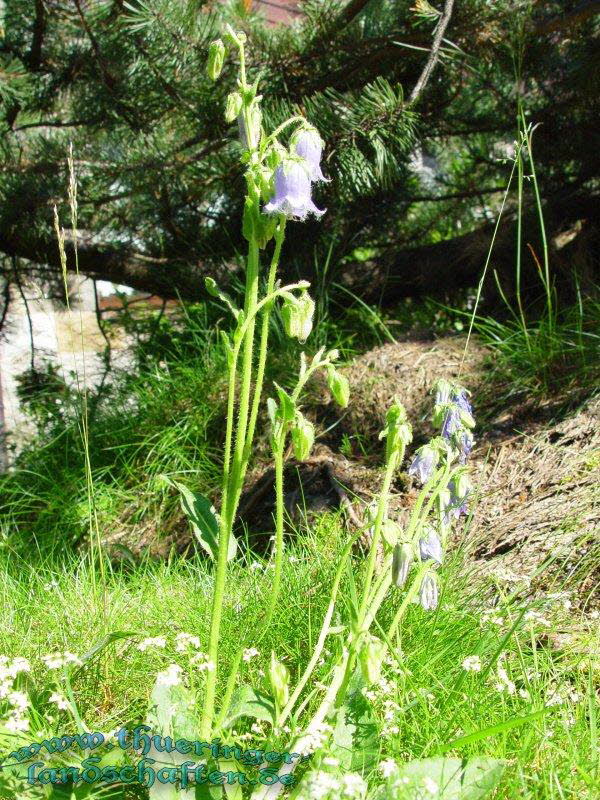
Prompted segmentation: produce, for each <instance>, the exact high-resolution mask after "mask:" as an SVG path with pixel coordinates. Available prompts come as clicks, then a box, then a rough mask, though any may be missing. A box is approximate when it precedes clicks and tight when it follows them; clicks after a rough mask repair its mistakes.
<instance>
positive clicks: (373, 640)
mask: <svg viewBox="0 0 600 800" xmlns="http://www.w3.org/2000/svg"><path fill="white" fill-rule="evenodd" d="M386 649H387V648H386V646H385V643H384V642H382V641H381V639H378V638H377V637H376V636H373V635H372V634H370V633H366V634H365V635H364V637H363V641H362V646H361V648H360V650H359V653H358V660H359V663H360V670H361V672H362V675H363V678H364V679H365V683H366V684H367V685H368V686H372V685H373V684H374V683H379V678H380V676H381V664H382V663H383V658H384V656H385V653H386Z"/></svg>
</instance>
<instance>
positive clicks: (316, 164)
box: [292, 128, 327, 181]
mask: <svg viewBox="0 0 600 800" xmlns="http://www.w3.org/2000/svg"><path fill="white" fill-rule="evenodd" d="M292 150H293V151H294V152H295V153H296V154H297V155H299V156H300V158H303V159H304V160H305V161H306V165H307V168H308V174H309V177H310V179H311V181H326V180H327V178H326V177H325V176H324V175H323V173H322V171H321V153H322V152H323V140H322V139H321V137H320V136H319V134H318V132H317V131H316V130H315V129H314V128H304V129H303V130H301V131H299V132H298V133H297V134H296V135H295V136H294V137H293V138H292Z"/></svg>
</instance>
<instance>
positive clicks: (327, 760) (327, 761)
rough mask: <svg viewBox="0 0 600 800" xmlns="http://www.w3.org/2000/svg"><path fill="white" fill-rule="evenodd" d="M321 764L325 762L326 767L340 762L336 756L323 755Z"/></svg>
mask: <svg viewBox="0 0 600 800" xmlns="http://www.w3.org/2000/svg"><path fill="white" fill-rule="evenodd" d="M323 764H325V766H326V767H339V765H340V762H339V760H338V759H337V758H333V756H325V758H324V759H323Z"/></svg>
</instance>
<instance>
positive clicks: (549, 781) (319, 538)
mask: <svg viewBox="0 0 600 800" xmlns="http://www.w3.org/2000/svg"><path fill="white" fill-rule="evenodd" d="M345 536H346V534H345V531H344V529H343V526H342V525H340V522H339V518H338V517H337V516H336V515H333V514H328V515H325V516H323V517H321V518H320V520H319V522H318V524H317V525H316V526H315V527H314V528H313V530H312V531H311V532H310V533H308V534H306V535H304V536H301V537H298V538H297V539H295V540H294V542H293V543H292V545H291V546H290V549H289V551H288V556H292V558H291V559H290V558H289V557H288V559H287V562H286V564H285V570H284V586H283V592H282V598H285V601H282V602H281V604H280V608H279V612H278V614H277V617H276V620H275V622H274V624H273V627H272V628H271V630H270V631H269V633H268V634H267V636H266V637H265V639H264V640H263V641H262V643H261V645H260V656H258V657H257V658H255V659H253V660H252V661H250V662H248V663H244V674H243V675H242V680H243V681H244V682H248V683H250V684H252V685H254V686H256V687H259V686H260V685H261V684H262V682H263V677H262V675H261V671H262V670H264V669H265V668H266V666H267V661H268V657H269V655H270V652H271V649H273V650H274V651H275V652H276V654H277V656H278V658H279V659H283V660H284V663H285V664H286V665H287V666H288V668H289V670H290V672H291V674H292V681H293V680H294V678H295V677H296V676H297V675H298V674H299V671H300V669H301V668H302V666H303V665H304V664H305V663H306V661H307V659H308V657H309V654H310V649H311V644H312V643H313V642H314V640H315V638H316V636H317V634H318V629H319V626H320V622H321V619H322V617H323V614H324V611H325V606H326V604H327V600H328V588H329V586H330V584H331V580H332V576H333V572H334V570H335V567H336V556H337V555H338V553H339V552H340V550H341V548H342V546H343V543H344V540H345ZM466 561H467V554H466V551H465V549H464V548H459V549H458V550H456V551H455V553H454V555H453V556H451V558H450V561H449V563H447V564H446V565H445V566H444V568H443V571H442V575H443V587H444V588H443V596H442V599H441V603H440V607H439V609H438V611H437V612H435V613H430V614H426V613H424V612H423V611H422V610H421V609H420V607H418V606H414V607H411V609H410V610H409V613H408V615H407V617H406V619H405V622H404V625H403V628H402V632H401V637H400V640H399V642H398V643H397V648H396V650H395V657H394V661H393V662H392V665H390V666H388V667H386V670H385V676H386V678H387V679H388V680H389V682H390V687H389V688H388V689H385V690H381V688H380V687H379V688H378V687H375V692H374V697H373V703H374V707H375V709H376V712H377V715H378V717H379V722H380V724H381V725H382V727H383V729H384V731H385V730H386V726H387V727H388V728H389V726H390V725H393V726H397V728H398V731H397V732H395V733H393V732H388V733H385V732H384V733H383V735H382V736H381V738H380V739H379V743H380V750H381V752H380V758H382V759H386V758H395V759H398V760H401V761H404V760H409V759H414V758H423V757H429V756H433V755H436V754H439V753H441V752H446V753H447V754H452V755H458V756H460V757H467V756H470V755H486V756H489V757H494V758H501V759H506V760H507V769H506V771H505V774H504V777H503V779H502V783H501V785H500V787H499V789H498V793H497V797H498V798H515V797H523V798H532V799H533V798H540V799H541V798H544V800H546V799H550V798H557V800H558V799H559V798H561V800H562V798H586V797H589V798H592V797H594V796H596V794H595V792H596V791H597V790H598V788H599V787H600V784H599V783H598V777H599V776H598V772H597V767H598V764H597V760H596V757H595V755H594V752H593V745H594V741H595V739H594V737H595V735H596V734H595V731H594V730H593V728H592V724H591V722H592V719H593V709H594V704H595V702H596V698H595V694H594V692H595V689H594V686H595V684H596V682H597V680H598V678H599V677H600V667H599V663H598V648H599V645H600V642H599V639H598V632H597V630H594V628H592V627H590V625H589V624H584V623H583V621H582V620H578V619H577V617H576V616H575V617H574V616H572V615H571V616H567V613H566V611H565V610H564V608H563V606H562V603H561V599H560V598H557V597H553V598H546V599H545V601H544V606H543V607H541V606H539V607H537V608H538V611H539V613H542V614H543V615H544V616H545V617H548V618H549V620H550V621H551V623H552V629H553V630H554V629H559V630H568V631H571V633H572V634H573V635H572V637H571V639H570V641H569V643H568V644H563V645H562V646H561V647H560V648H558V649H557V648H556V647H554V646H552V645H551V644H550V643H549V641H548V639H547V636H546V633H545V632H546V630H547V629H546V628H545V626H544V624H538V623H536V624H535V626H534V627H532V625H531V623H529V622H526V621H525V619H524V618H523V612H524V610H525V607H524V606H522V605H521V604H520V603H519V602H518V601H517V600H512V601H510V600H508V599H507V600H505V601H503V600H502V599H500V603H499V605H498V606H497V607H496V608H495V612H496V613H497V614H498V615H500V616H501V617H502V618H503V624H502V625H497V624H495V623H494V622H493V621H490V620H487V621H486V620H485V618H483V617H482V611H483V610H484V609H485V608H486V606H487V600H486V598H490V599H491V597H492V596H497V595H498V591H497V586H494V584H493V582H488V583H487V584H481V583H479V582H477V581H476V580H475V579H474V577H473V576H472V574H471V573H470V571H469V569H468V568H467V566H466ZM250 563H251V561H250V560H248V561H247V562H246V563H244V562H240V563H236V564H234V566H233V567H232V573H231V580H229V581H228V591H227V595H226V599H225V605H224V612H225V613H224V622H223V625H224V629H223V638H222V641H223V645H222V654H221V655H222V663H223V664H227V663H228V662H229V661H230V659H231V658H232V657H233V654H234V651H235V649H236V647H237V646H238V644H239V642H240V639H241V638H242V637H248V638H247V641H248V645H249V646H250V645H251V644H252V641H253V633H252V632H253V631H256V630H259V629H260V620H261V614H262V609H263V608H264V606H265V603H266V600H267V597H268V594H269V591H270V587H271V580H272V578H271V575H270V570H269V569H268V568H266V569H265V568H264V563H263V568H262V569H252V568H250ZM355 567H356V568H358V569H360V566H359V562H356V564H355ZM210 592H211V577H210V572H209V569H208V568H207V565H206V563H205V562H204V561H202V560H200V559H195V560H188V561H185V560H181V559H174V560H171V561H169V562H166V563H149V562H147V563H145V564H143V565H141V566H140V567H139V568H138V569H136V570H135V571H134V572H131V573H127V572H124V571H113V572H112V573H111V574H110V575H109V585H108V604H107V619H108V626H109V629H110V630H111V631H113V632H114V631H125V632H132V633H134V634H136V636H135V637H134V638H131V639H129V638H127V639H120V640H118V641H116V642H114V643H112V644H110V645H108V646H107V647H106V648H105V649H103V650H102V651H101V652H100V653H99V654H98V655H97V656H96V657H94V658H93V659H92V660H91V661H89V662H88V663H87V664H86V665H85V666H84V668H83V669H81V670H80V671H76V673H75V675H74V676H73V679H72V688H73V694H74V698H75V701H76V704H77V708H78V712H79V715H80V716H81V718H82V720H83V721H84V722H85V723H87V725H88V726H89V729H90V730H100V731H108V730H111V729H114V728H118V727H121V726H122V725H129V724H131V723H133V722H137V721H143V719H144V717H145V713H146V708H147V703H148V698H149V694H150V691H151V689H152V686H153V682H154V679H155V676H156V673H157V672H158V671H159V670H162V669H165V668H166V667H167V666H168V665H169V664H171V663H174V662H175V663H179V664H181V666H182V667H183V668H184V671H185V674H186V675H187V679H188V681H191V683H192V685H195V686H196V687H197V688H198V689H199V690H200V691H199V695H198V698H199V700H198V706H197V707H196V709H195V711H196V713H197V714H198V715H199V713H200V703H201V676H200V675H199V674H198V672H197V670H194V669H193V668H190V664H189V661H188V658H187V656H186V655H184V654H182V653H179V652H177V651H176V650H175V649H174V636H175V634H176V633H177V632H181V631H183V632H187V633H193V634H197V635H198V636H199V637H200V639H201V643H202V645H203V647H204V648H205V645H206V640H207V635H208V621H209V604H210ZM341 596H342V598H344V597H347V596H348V592H347V589H345V590H344V591H342V594H341ZM93 597H94V589H93V580H92V575H91V571H90V569H89V566H88V562H87V560H83V559H76V558H75V557H69V558H67V559H66V561H65V562H64V563H63V564H62V565H60V566H59V565H57V564H56V560H55V559H53V560H46V561H42V562H39V563H38V562H36V561H35V560H31V559H21V558H18V557H14V556H8V554H5V556H4V557H3V558H2V563H1V565H0V598H1V602H2V606H3V619H4V624H3V626H2V630H1V631H0V654H3V655H7V656H10V657H14V656H22V657H26V658H28V659H29V660H30V661H31V664H32V668H33V669H32V674H31V675H30V676H27V678H28V680H29V685H28V687H27V688H28V690H29V692H30V696H31V697H32V698H33V703H34V705H35V707H36V709H37V711H38V712H39V713H40V715H41V716H40V720H41V718H42V717H44V716H45V717H47V715H48V714H51V715H53V716H54V717H55V719H54V722H53V723H50V724H49V723H46V724H45V726H44V725H43V724H42V723H41V722H40V724H39V728H38V729H37V730H35V729H34V728H32V730H31V731H29V732H28V733H26V734H23V735H22V736H23V741H27V742H28V741H33V740H36V739H38V738H40V739H41V738H43V735H48V734H49V733H50V732H56V731H58V730H59V729H61V730H65V731H71V732H73V731H74V725H73V720H72V719H71V717H70V715H68V714H67V712H61V714H60V718H57V717H56V714H57V712H56V708H55V707H54V706H52V704H49V703H48V702H47V700H48V696H49V694H50V693H51V691H53V689H54V688H55V687H54V681H55V680H56V675H57V673H56V672H54V671H49V670H47V669H46V668H45V667H44V665H43V664H42V662H41V661H40V657H41V656H42V655H44V654H47V653H50V652H52V651H55V650H59V651H64V650H68V651H70V652H74V653H76V654H77V655H79V656H82V655H83V654H84V653H86V652H88V651H89V650H90V649H91V648H92V647H93V646H94V645H95V644H96V643H98V642H99V641H100V640H101V639H102V636H103V631H104V628H103V625H104V619H103V614H102V610H101V608H100V607H99V606H98V605H95V604H94V603H93V602H92V601H93ZM397 602H398V601H397V599H395V596H394V594H393V593H391V594H390V598H389V599H388V601H387V602H386V605H385V606H384V608H383V611H382V615H381V622H382V624H384V623H385V622H386V621H389V620H390V619H391V616H392V615H393V611H394V608H395V605H396V603H397ZM339 614H340V616H339V618H338V620H337V621H336V624H347V623H348V610H347V608H345V606H344V601H343V599H342V603H341V605H340V611H339ZM565 626H566V627H565ZM248 634H250V635H249V636H248ZM148 636H165V637H166V638H167V647H166V648H165V649H160V648H150V649H148V650H146V651H145V652H140V651H139V650H138V649H136V646H135V643H136V642H138V641H139V640H140V639H142V638H144V637H148ZM327 646H328V647H335V637H332V641H331V642H330V643H329V644H328V645H327ZM500 653H505V654H506V655H505V657H504V658H503V661H502V663H503V664H504V665H505V667H506V670H507V673H508V675H509V677H510V680H512V681H513V682H514V684H515V687H516V688H515V693H514V694H508V693H507V692H500V691H498V690H497V689H496V688H495V686H494V683H495V682H496V681H497V678H495V677H494V676H495V674H496V668H497V663H498V656H499V654H500ZM594 654H595V655H594ZM472 655H477V656H479V657H480V659H481V664H482V670H481V672H466V671H465V670H464V669H463V668H462V666H461V664H462V661H463V660H464V659H465V658H467V657H468V656H472ZM594 659H595V660H594ZM326 674H327V663H325V664H324V665H323V666H322V667H321V670H320V674H318V675H317V676H316V680H319V679H321V680H324V679H325V676H326ZM555 690H558V691H559V693H560V694H561V696H562V695H564V702H562V703H561V704H557V705H549V700H550V698H551V695H552V693H553V692H554V691H555ZM60 691H61V692H63V693H64V687H61V688H60ZM525 692H527V695H526V694H525ZM386 701H393V702H394V703H395V704H396V705H395V706H393V708H397V711H396V712H395V713H394V718H393V719H392V720H388V721H387V722H386V720H385V719H384V711H385V708H386V705H385V703H386ZM544 708H545V713H543V714H542V715H539V716H538V717H537V718H533V719H532V720H527V717H528V716H529V715H531V714H532V713H535V712H536V711H539V710H543V709H544ZM34 727H35V726H34ZM248 727H249V725H246V726H245V725H244V724H240V725H239V726H238V728H237V732H238V733H243V732H244V731H245V730H247V729H248ZM263 730H264V732H265V734H266V735H268V729H267V728H266V727H265V726H263ZM261 738H262V737H261V735H260V733H256V734H254V736H253V741H255V740H256V741H257V742H258V741H260V740H261ZM14 741H15V740H14V739H9V738H8V737H7V736H5V735H4V736H2V748H3V751H4V752H9V751H10V749H12V748H13V747H14ZM453 743H454V744H453ZM285 744H286V743H285V742H284V741H282V742H280V743H277V742H275V743H274V745H278V746H279V747H281V748H282V749H285ZM249 746H258V744H252V745H249ZM274 749H277V746H274ZM371 780H372V781H373V782H374V783H376V782H378V781H379V780H380V778H379V777H378V775H377V773H376V772H375V773H373V775H372V776H371ZM17 796H19V795H17ZM31 796H32V797H33V796H35V795H34V794H31Z"/></svg>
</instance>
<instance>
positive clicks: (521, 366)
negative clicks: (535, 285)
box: [474, 296, 600, 398]
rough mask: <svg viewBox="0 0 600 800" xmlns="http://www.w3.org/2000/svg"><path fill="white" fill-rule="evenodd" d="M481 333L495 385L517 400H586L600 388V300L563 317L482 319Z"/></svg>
mask: <svg viewBox="0 0 600 800" xmlns="http://www.w3.org/2000/svg"><path fill="white" fill-rule="evenodd" d="M474 328H475V330H476V331H477V333H478V334H479V336H480V337H481V340H482V341H483V343H484V344H486V345H488V347H490V348H491V349H492V350H493V352H494V358H495V373H496V374H495V376H494V380H496V381H497V382H498V381H501V382H503V383H505V384H506V385H509V386H510V387H511V393H512V394H520V395H523V396H525V395H527V396H533V397H536V398H539V397H547V396H549V395H550V396H551V395H556V394H557V393H561V394H563V395H565V396H567V397H568V396H570V395H573V394H575V395H576V396H577V397H581V396H582V395H584V394H586V393H588V394H589V393H590V392H591V391H594V390H596V389H597V388H598V385H600V334H599V331H600V300H598V298H597V297H596V296H589V297H587V298H585V299H582V300H581V301H580V303H578V304H577V305H575V306H572V307H570V308H566V309H564V310H563V311H561V313H560V315H558V317H556V318H554V317H553V318H552V319H550V318H549V317H548V315H543V316H542V317H541V318H540V319H538V320H537V321H532V322H525V323H524V322H523V321H522V320H520V319H518V318H516V317H515V318H509V319H508V320H501V319H496V318H494V317H477V318H476V319H475V325H474Z"/></svg>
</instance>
